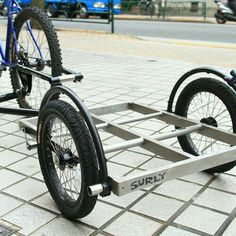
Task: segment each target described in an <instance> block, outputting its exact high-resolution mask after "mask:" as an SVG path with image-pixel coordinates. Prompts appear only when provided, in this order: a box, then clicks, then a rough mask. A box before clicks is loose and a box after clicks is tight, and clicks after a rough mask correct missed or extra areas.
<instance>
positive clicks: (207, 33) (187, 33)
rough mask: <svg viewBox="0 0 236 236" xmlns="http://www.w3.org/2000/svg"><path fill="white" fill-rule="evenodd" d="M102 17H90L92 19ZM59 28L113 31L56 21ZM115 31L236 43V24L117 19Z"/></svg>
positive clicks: (105, 25)
mask: <svg viewBox="0 0 236 236" xmlns="http://www.w3.org/2000/svg"><path fill="white" fill-rule="evenodd" d="M94 20H98V21H99V22H104V21H102V20H100V19H90V21H94ZM54 25H55V26H56V27H57V28H77V29H86V30H100V31H107V32H111V25H108V24H97V23H84V22H70V21H69V22H68V21H54ZM115 32H116V33H122V34H131V35H135V36H145V37H160V38H172V39H184V40H201V41H210V42H223V43H236V25H235V24H230V23H226V24H224V25H219V24H213V23H182V22H162V21H133V20H129V21H128V20H116V22H115Z"/></svg>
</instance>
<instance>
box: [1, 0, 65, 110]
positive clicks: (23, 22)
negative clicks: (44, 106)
mask: <svg viewBox="0 0 236 236" xmlns="http://www.w3.org/2000/svg"><path fill="white" fill-rule="evenodd" d="M4 4H5V6H6V7H7V10H8V13H7V33H6V45H5V50H4V49H3V46H2V42H0V54H1V57H2V62H1V67H0V72H2V71H5V70H6V68H7V67H9V68H10V69H9V70H10V78H11V84H12V87H13V93H12V94H8V96H7V95H3V96H1V97H2V99H1V100H4V99H5V100H8V99H9V98H11V99H14V98H16V99H17V101H18V104H19V106H20V107H21V108H30V109H32V108H34V109H38V108H39V107H40V103H41V100H42V97H43V95H44V94H45V93H46V91H47V90H48V89H49V88H50V83H49V82H50V81H49V80H48V79H47V78H48V77H47V76H43V75H50V76H53V77H56V76H60V75H61V73H62V71H63V68H62V58H61V50H60V45H59V41H58V38H57V34H56V32H55V29H54V27H53V25H52V23H51V21H50V20H49V19H48V17H47V15H46V14H45V13H44V12H43V11H42V10H40V9H38V8H36V7H29V8H25V9H22V8H21V7H20V5H19V4H18V2H17V1H16V0H5V1H4Z"/></svg>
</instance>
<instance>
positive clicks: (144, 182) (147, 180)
mask: <svg viewBox="0 0 236 236" xmlns="http://www.w3.org/2000/svg"><path fill="white" fill-rule="evenodd" d="M165 175H166V172H163V173H159V174H158V175H154V176H150V177H146V178H142V179H140V180H136V181H134V182H132V183H131V184H130V189H131V190H134V189H136V188H138V187H141V186H146V185H148V184H158V182H160V181H161V180H163V179H164V178H165Z"/></svg>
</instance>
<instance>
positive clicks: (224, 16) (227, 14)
mask: <svg viewBox="0 0 236 236" xmlns="http://www.w3.org/2000/svg"><path fill="white" fill-rule="evenodd" d="M215 3H216V4H217V12H216V14H215V18H216V21H217V23H219V24H225V23H226V21H236V14H235V12H234V11H233V9H231V8H230V6H229V5H228V4H226V3H223V2H221V1H220V0H215Z"/></svg>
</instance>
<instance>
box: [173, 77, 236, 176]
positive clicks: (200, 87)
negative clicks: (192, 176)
mask: <svg viewBox="0 0 236 236" xmlns="http://www.w3.org/2000/svg"><path fill="white" fill-rule="evenodd" d="M204 94H205V95H206V96H208V97H207V99H208V100H207V104H208V105H207V107H205V105H204V99H201V98H200V96H201V95H202V96H203V95H204ZM197 96H198V97H197ZM211 96H212V97H211ZM213 96H214V100H211V99H213ZM194 99H196V100H194ZM193 102H195V103H194V104H193ZM201 102H202V104H200V103H201ZM213 102H214V104H212V103H213ZM216 102H217V103H216ZM205 103H206V100H205ZM196 105H200V106H199V108H198V109H196ZM220 106H222V107H220ZM223 106H224V107H223ZM219 107H220V109H222V108H226V109H225V111H226V114H227V116H225V117H224V116H223V115H222V114H223V112H224V110H220V111H219V112H222V113H221V114H220V113H219V114H216V113H215V112H216V110H217V108H219ZM191 108H192V109H191ZM193 108H194V109H193ZM211 108H212V110H211V111H210V112H209V113H208V109H209V110H210V109H211ZM190 109H191V112H192V113H191V114H190ZM201 111H202V113H203V114H201V115H200V114H199V113H200V112H201ZM175 113H176V114H177V115H181V116H184V117H187V118H190V119H195V120H196V118H197V119H198V121H200V122H202V123H206V124H208V125H212V126H216V127H218V128H222V129H224V130H226V131H228V129H229V126H230V127H231V132H234V133H236V94H235V92H234V91H233V90H232V89H230V88H229V86H227V85H226V84H224V83H223V82H221V81H219V80H216V79H212V78H200V79H197V80H194V81H192V82H191V83H189V84H188V85H187V86H186V87H185V88H184V89H183V91H182V92H181V93H180V95H179V97H178V100H177V103H176V108H175ZM224 115H225V114H224ZM222 117H223V118H222ZM223 121H224V122H226V121H228V124H225V126H224V125H223V124H222V123H223ZM221 124H222V125H221ZM226 125H228V126H226ZM176 128H179V127H176ZM193 135H194V134H189V135H184V136H180V137H178V141H179V143H180V146H181V147H182V149H183V150H184V151H185V152H188V153H190V154H192V155H195V156H199V155H200V154H202V153H204V152H205V151H207V150H208V148H210V147H211V149H212V148H213V147H215V146H213V145H216V144H217V145H219V143H217V141H215V143H212V146H211V144H210V146H209V143H210V142H209V141H208V139H207V138H206V139H205V145H206V144H207V145H208V146H207V145H206V146H205V147H204V148H203V146H201V142H202V143H204V138H203V136H202V135H200V134H198V135H200V136H193ZM197 137H198V139H197ZM204 137H205V136H204ZM194 138H196V141H194ZM209 140H210V141H212V140H211V139H209ZM221 145H222V144H221ZM222 147H223V146H222ZM200 148H202V150H198V149H200ZM217 148H219V146H217ZM235 165H236V161H233V162H230V163H226V164H223V165H220V166H217V167H213V168H210V169H208V170H206V172H208V173H222V172H226V171H229V170H231V169H232V168H233V167H234V166H235Z"/></svg>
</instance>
